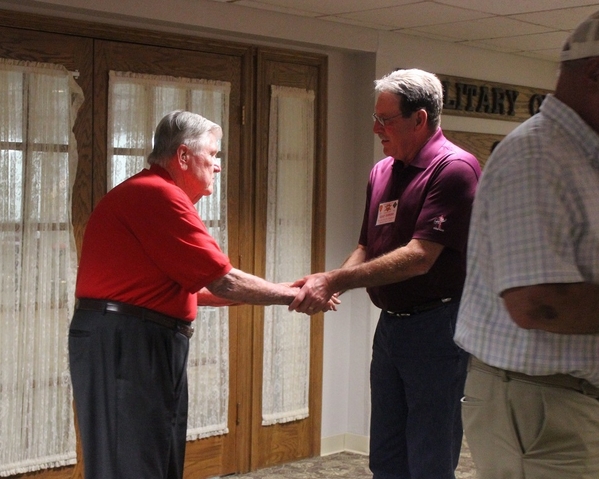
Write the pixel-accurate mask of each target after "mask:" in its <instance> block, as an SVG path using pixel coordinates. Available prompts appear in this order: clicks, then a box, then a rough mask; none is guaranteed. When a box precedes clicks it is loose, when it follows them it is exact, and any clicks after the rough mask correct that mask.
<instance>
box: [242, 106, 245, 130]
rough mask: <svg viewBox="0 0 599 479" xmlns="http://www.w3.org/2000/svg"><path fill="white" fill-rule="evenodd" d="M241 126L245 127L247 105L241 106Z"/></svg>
mask: <svg viewBox="0 0 599 479" xmlns="http://www.w3.org/2000/svg"><path fill="white" fill-rule="evenodd" d="M241 125H242V126H245V105H242V106H241Z"/></svg>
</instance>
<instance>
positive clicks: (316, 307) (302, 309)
mask: <svg viewBox="0 0 599 479" xmlns="http://www.w3.org/2000/svg"><path fill="white" fill-rule="evenodd" d="M293 286H297V287H301V290H300V291H299V293H298V294H297V296H296V297H295V299H294V300H293V301H292V302H291V304H290V305H289V311H297V312H299V313H306V314H315V313H318V312H320V311H330V310H333V311H336V310H337V307H336V306H337V305H338V304H339V303H340V302H341V301H340V300H339V298H338V295H337V294H336V293H337V291H335V290H334V289H333V286H332V284H331V281H330V279H329V277H328V274H327V273H315V274H311V275H309V276H305V277H303V278H302V279H299V280H297V281H296V282H295V283H293Z"/></svg>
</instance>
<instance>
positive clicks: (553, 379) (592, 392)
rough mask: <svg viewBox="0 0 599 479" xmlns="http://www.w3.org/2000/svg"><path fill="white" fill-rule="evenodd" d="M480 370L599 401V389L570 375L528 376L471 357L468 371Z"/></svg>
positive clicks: (506, 379) (507, 378) (505, 379)
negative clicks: (569, 390)
mask: <svg viewBox="0 0 599 479" xmlns="http://www.w3.org/2000/svg"><path fill="white" fill-rule="evenodd" d="M470 369H478V370H479V371H483V372H486V373H489V374H493V375H494V376H499V377H500V378H502V379H503V380H504V381H510V380H513V381H521V382H525V383H533V384H542V385H543V386H552V387H556V388H564V389H573V390H574V391H578V392H579V393H582V394H584V395H586V396H591V397H594V398H597V399H599V388H598V387H596V386H594V385H593V384H591V383H590V382H588V381H587V380H586V379H582V378H577V377H575V376H571V375H570V374H551V375H548V376H529V375H528V374H524V373H519V372H516V371H508V370H506V369H500V368H496V367H494V366H490V365H489V364H487V363H483V362H482V361H481V360H480V359H478V358H475V357H474V356H470V359H469V362H468V370H470Z"/></svg>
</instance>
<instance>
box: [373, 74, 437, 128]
mask: <svg viewBox="0 0 599 479" xmlns="http://www.w3.org/2000/svg"><path fill="white" fill-rule="evenodd" d="M374 84H375V87H374V89H375V91H376V92H378V93H382V92H389V93H394V94H395V95H397V96H398V97H399V98H401V101H400V102H399V103H400V109H401V113H402V115H403V116H404V117H406V118H407V117H409V116H410V115H411V114H412V113H414V112H415V111H418V110H420V109H424V110H426V113H427V114H428V125H429V127H430V128H434V129H436V128H438V127H439V125H440V124H441V112H442V111H443V85H441V81H440V80H439V79H438V78H437V77H436V76H435V75H433V74H432V73H429V72H425V71H424V70H418V69H416V68H412V69H410V70H396V71H394V72H392V73H389V74H388V75H386V76H384V77H383V78H381V79H380V80H376V81H375V82H374Z"/></svg>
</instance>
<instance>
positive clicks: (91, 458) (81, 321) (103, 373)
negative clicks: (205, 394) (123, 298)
mask: <svg viewBox="0 0 599 479" xmlns="http://www.w3.org/2000/svg"><path fill="white" fill-rule="evenodd" d="M188 352H189V339H188V338H187V337H185V336H184V335H182V334H180V333H178V332H176V331H173V330H170V329H167V328H164V327H162V326H160V325H157V324H155V323H152V322H147V321H143V320H141V319H139V318H137V317H133V316H126V315H121V314H116V313H110V312H108V313H101V312H90V311H81V310H79V311H76V312H75V314H74V316H73V319H72V321H71V326H70V331H69V363H70V369H71V381H72V384H73V396H74V399H75V410H76V412H77V418H78V423H79V431H80V436H81V444H82V447H83V460H84V464H85V478H86V479H140V478H144V479H180V478H181V477H182V476H183V464H184V459H185V436H186V430H187V372H186V368H187V356H188Z"/></svg>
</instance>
